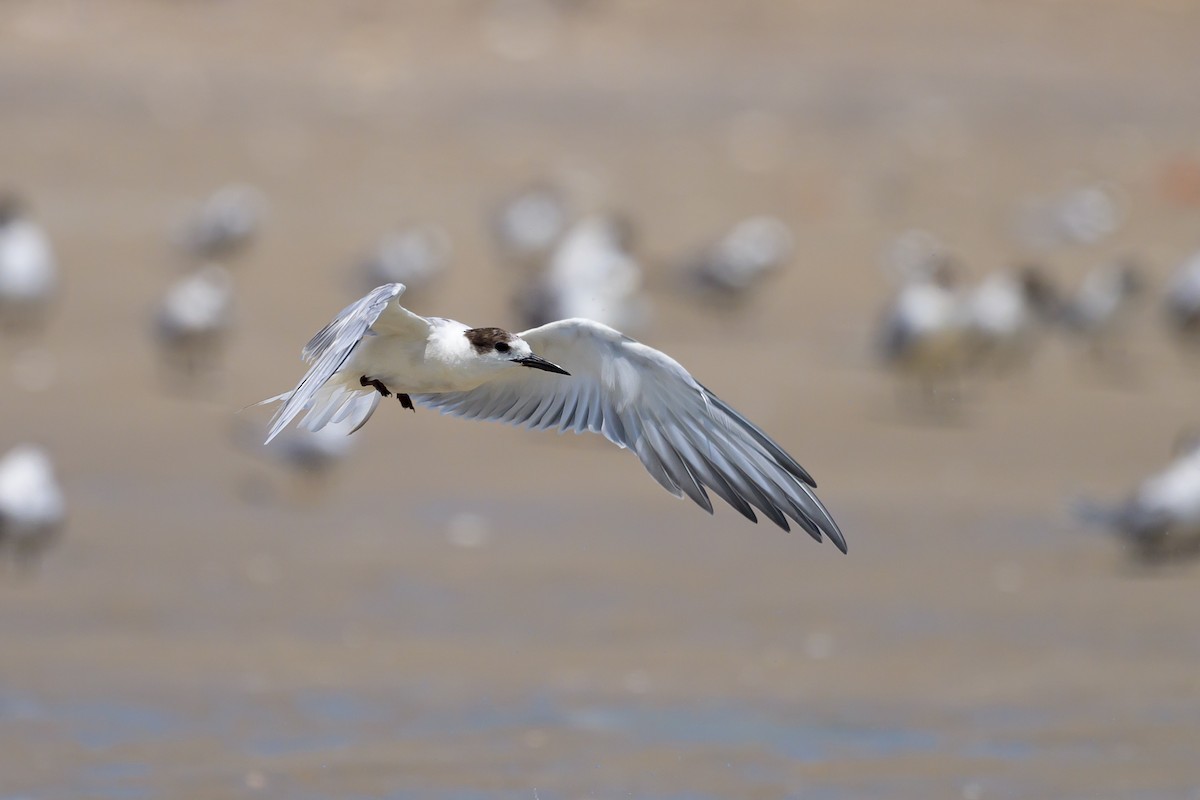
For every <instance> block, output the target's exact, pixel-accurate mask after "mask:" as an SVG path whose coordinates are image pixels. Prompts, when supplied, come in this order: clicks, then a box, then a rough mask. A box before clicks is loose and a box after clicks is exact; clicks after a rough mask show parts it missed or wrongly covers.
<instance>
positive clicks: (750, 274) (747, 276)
mask: <svg viewBox="0 0 1200 800" xmlns="http://www.w3.org/2000/svg"><path fill="white" fill-rule="evenodd" d="M794 247H795V242H794V237H793V236H792V232H791V230H789V229H788V226H787V225H785V224H784V223H783V222H781V221H780V220H778V219H776V218H775V217H766V216H763V217H750V218H749V219H745V220H742V221H741V222H739V223H738V224H737V225H735V226H734V227H733V229H732V230H730V231H729V232H728V233H726V234H725V235H724V236H723V237H721V239H720V240H719V241H717V242H716V243H715V244H713V245H711V246H710V247H708V248H706V249H705V250H704V251H703V252H701V253H700V254H699V256H697V257H696V258H695V259H693V261H692V263H691V264H690V265H689V266H688V268H687V272H688V277H689V278H690V279H691V280H692V281H693V282H694V283H695V284H696V286H697V287H699V288H700V289H701V290H703V291H705V292H707V293H708V294H709V295H710V296H712V297H714V298H724V299H726V300H731V301H735V300H740V299H743V298H744V297H745V296H746V295H747V294H748V292H749V291H750V289H752V288H753V287H754V286H756V285H758V284H760V283H761V282H762V280H763V279H764V278H766V277H768V276H769V275H771V274H772V273H775V272H778V271H779V270H780V269H782V268H783V266H784V265H785V264H787V263H788V261H790V260H791V258H792V252H793V250H794Z"/></svg>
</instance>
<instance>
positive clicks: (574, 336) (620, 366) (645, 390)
mask: <svg viewBox="0 0 1200 800" xmlns="http://www.w3.org/2000/svg"><path fill="white" fill-rule="evenodd" d="M521 337H522V338H523V339H525V340H526V341H527V342H529V344H530V346H531V347H532V348H533V351H534V352H535V353H537V354H538V355H540V356H542V357H543V358H547V359H549V360H550V361H553V362H554V363H556V364H558V365H559V366H561V367H563V368H564V369H566V370H567V371H568V372H570V373H571V375H570V376H563V375H555V374H551V373H545V372H540V371H535V370H512V371H511V373H506V374H505V375H502V376H501V377H499V378H497V379H495V380H492V381H489V382H488V383H485V384H484V385H482V386H480V387H479V388H477V389H473V390H471V391H468V392H451V393H446V394H422V395H413V400H414V401H416V402H418V403H420V404H421V405H423V406H426V407H430V408H435V409H437V410H439V411H441V412H442V413H444V414H453V415H455V416H460V417H465V418H467V419H481V420H493V421H498V422H505V423H509V424H512V425H521V426H524V427H526V428H531V429H542V430H544V429H556V430H558V431H560V432H561V431H568V430H571V431H575V432H576V433H582V432H584V431H592V432H595V433H599V434H602V435H603V436H604V437H606V438H607V439H609V440H610V441H611V442H613V443H614V444H616V445H618V446H619V447H622V448H626V447H627V448H629V449H631V450H632V451H633V452H634V453H635V454H636V455H637V457H638V458H639V459H640V460H641V462H642V465H643V466H644V467H645V468H646V471H647V472H649V473H650V475H651V477H653V478H654V480H655V481H657V482H658V483H659V485H661V486H662V487H663V488H664V489H666V490H667V491H668V492H670V493H671V494H673V495H675V496H676V497H683V496H685V495H686V496H687V497H689V498H690V499H691V500H692V501H693V502H695V503H696V505H698V506H700V507H701V508H703V509H704V510H706V511H708V512H709V513H712V510H713V506H712V502H711V500H710V499H709V495H708V491H712V492H715V493H716V494H717V495H718V496H719V497H720V498H721V499H723V500H724V501H725V502H727V503H728V504H729V505H731V506H733V508H734V509H736V510H737V511H738V513H740V514H742V515H743V516H744V517H746V518H747V519H749V520H751V521H752V522H757V516H756V514H755V509H757V510H758V511H759V512H761V513H762V514H763V515H765V516H766V517H767V518H768V519H770V520H771V521H772V522H774V523H775V524H776V525H778V526H779V527H781V528H783V529H784V530H790V527H791V524H790V522H789V519H790V520H792V521H794V522H795V523H796V524H798V525H799V526H800V527H801V528H802V529H804V530H805V531H807V532H808V533H809V534H810V535H811V536H812V537H813V538H814V539H816V540H817V541H821V538H822V535H826V536H828V537H829V538H830V539H832V540H833V542H834V544H836V545H837V547H838V548H839V549H840V550H842V551H843V552H845V550H846V540H845V537H844V536H843V535H842V532H841V530H840V528H839V527H838V525H837V523H836V522H834V520H833V517H832V516H830V514H829V511H828V510H827V509H826V508H825V506H824V504H822V503H821V501H820V500H819V499H818V498H817V497H816V495H815V494H814V493H813V491H812V489H813V488H815V487H816V483H815V482H814V481H813V479H812V476H811V475H809V474H808V472H807V471H806V470H805V469H804V468H803V467H801V466H800V465H799V464H798V463H797V462H796V460H795V459H794V458H792V457H791V456H790V455H789V454H788V453H787V452H786V451H785V450H784V449H783V448H782V447H780V446H779V444H777V443H776V442H775V441H774V440H773V439H771V438H770V437H769V436H767V434H766V433H764V432H763V431H762V430H761V429H760V428H758V427H757V426H756V425H754V424H753V423H752V422H750V421H749V420H747V419H746V418H745V417H743V416H742V415H741V414H739V413H738V412H737V411H735V410H734V409H733V408H731V407H730V406H729V405H728V404H726V403H725V402H724V401H722V400H721V399H720V398H718V397H717V396H716V395H714V394H713V393H712V392H711V391H709V390H708V389H707V388H705V387H704V386H702V385H701V384H699V383H698V382H696V380H695V379H693V378H692V376H691V375H690V374H688V372H687V371H686V370H685V369H684V368H683V367H682V366H680V365H679V364H678V363H677V362H676V361H674V360H673V359H671V358H670V357H669V356H667V355H666V354H664V353H661V352H659V351H658V350H655V349H653V348H650V347H647V346H646V345H643V344H641V343H639V342H636V341H634V340H633V339H630V338H628V337H626V336H624V335H622V334H620V333H618V332H617V331H614V330H613V329H611V328H608V327H606V326H604V325H600V324H599V323H596V322H591V321H588V320H563V321H560V322H553V323H550V324H549V325H543V326H542V327H540V328H534V329H533V330H530V331H526V332H524V333H522V334H521Z"/></svg>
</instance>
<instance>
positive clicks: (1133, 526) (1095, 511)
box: [1075, 441, 1200, 561]
mask: <svg viewBox="0 0 1200 800" xmlns="http://www.w3.org/2000/svg"><path fill="white" fill-rule="evenodd" d="M1075 511H1076V514H1077V516H1079V518H1080V519H1082V520H1083V521H1085V522H1088V523H1091V524H1095V525H1100V526H1103V527H1106V528H1109V529H1110V530H1113V531H1114V532H1116V533H1117V535H1118V536H1120V537H1121V538H1122V539H1123V540H1124V541H1125V542H1126V544H1127V545H1128V546H1129V548H1130V552H1131V554H1132V555H1134V556H1135V557H1137V558H1140V559H1142V560H1145V561H1161V560H1164V559H1167V558H1172V557H1176V558H1177V557H1183V556H1195V555H1200V442H1197V441H1189V442H1186V443H1184V446H1183V447H1182V448H1181V452H1180V454H1179V455H1178V457H1177V458H1176V459H1175V460H1174V461H1173V462H1171V464H1169V465H1168V466H1167V467H1166V469H1164V470H1163V471H1161V472H1159V473H1157V474H1156V475H1152V476H1151V477H1149V478H1147V479H1146V480H1145V481H1143V482H1142V484H1141V485H1140V486H1139V487H1138V488H1137V490H1136V491H1134V492H1133V494H1132V495H1131V496H1130V497H1129V498H1128V499H1127V500H1125V502H1123V503H1121V504H1120V505H1117V506H1114V507H1104V506H1102V505H1099V504H1096V503H1093V502H1091V501H1082V502H1080V503H1079V504H1077V506H1076V509H1075Z"/></svg>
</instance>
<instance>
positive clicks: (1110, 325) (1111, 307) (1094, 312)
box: [1059, 261, 1143, 368]
mask: <svg viewBox="0 0 1200 800" xmlns="http://www.w3.org/2000/svg"><path fill="white" fill-rule="evenodd" d="M1142 284H1143V281H1142V278H1141V276H1140V275H1139V274H1138V272H1137V270H1136V268H1135V267H1134V266H1133V265H1132V264H1131V263H1130V262H1128V261H1115V262H1112V263H1109V264H1104V265H1101V266H1099V267H1097V268H1096V269H1093V270H1092V271H1091V272H1089V273H1088V274H1087V276H1085V277H1084V279H1083V283H1082V284H1080V287H1079V290H1078V291H1077V292H1076V293H1075V295H1074V296H1073V297H1069V298H1067V299H1066V300H1065V301H1064V302H1063V303H1062V304H1061V311H1060V313H1059V318H1060V321H1061V322H1062V324H1063V326H1064V327H1065V328H1066V329H1067V330H1068V331H1070V332H1071V333H1074V334H1075V335H1077V336H1079V337H1081V338H1082V340H1083V341H1084V343H1085V344H1086V347H1087V352H1088V354H1089V355H1090V356H1091V357H1092V358H1093V359H1094V360H1095V362H1096V363H1098V364H1104V365H1107V366H1109V367H1115V368H1128V367H1129V366H1130V363H1129V356H1128V354H1127V353H1126V352H1125V351H1124V350H1123V349H1122V347H1121V343H1120V341H1119V338H1120V335H1121V333H1122V332H1123V331H1124V330H1125V327H1126V324H1127V323H1128V321H1129V316H1130V311H1131V310H1132V306H1133V305H1134V303H1133V301H1134V300H1135V299H1136V298H1137V296H1138V295H1139V294H1140V293H1141V290H1142Z"/></svg>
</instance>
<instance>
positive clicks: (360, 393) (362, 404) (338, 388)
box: [254, 378, 381, 443]
mask: <svg viewBox="0 0 1200 800" xmlns="http://www.w3.org/2000/svg"><path fill="white" fill-rule="evenodd" d="M291 396H292V392H284V393H283V394H277V395H275V396H274V397H269V398H267V399H266V400H261V401H259V402H258V403H255V404H254V405H256V406H262V405H267V404H269V403H278V402H286V401H287V400H289V399H290V398H291ZM380 397H381V395H380V394H379V393H378V392H377V391H375V390H374V389H373V388H371V387H359V386H354V385H351V384H348V383H345V382H343V381H340V380H337V379H336V378H334V379H332V380H329V381H327V382H326V383H325V384H324V385H323V386H322V387H321V388H320V389H319V390H317V393H316V395H315V396H314V397H313V399H312V401H311V402H309V403H308V405H307V406H305V407H304V410H305V411H306V413H305V415H304V419H303V421H302V422H301V423H300V424H301V425H303V426H304V427H305V428H307V429H308V430H310V431H319V430H320V429H321V428H324V427H325V426H326V425H328V424H329V423H331V422H348V423H349V424H350V425H351V430H350V433H354V432H355V431H357V430H358V429H359V428H361V427H362V426H363V425H365V424H367V420H369V419H370V418H371V415H372V414H374V413H375V409H376V408H377V407H378V406H379V398H380ZM290 421H291V418H290V417H288V418H281V417H280V416H279V415H276V417H275V419H273V420H271V428H270V430H268V431H267V442H268V443H269V442H270V441H271V440H272V439H274V438H275V437H276V436H278V435H279V433H280V432H281V431H282V430H283V429H284V428H285V427H287V424H288V422H290Z"/></svg>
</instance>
